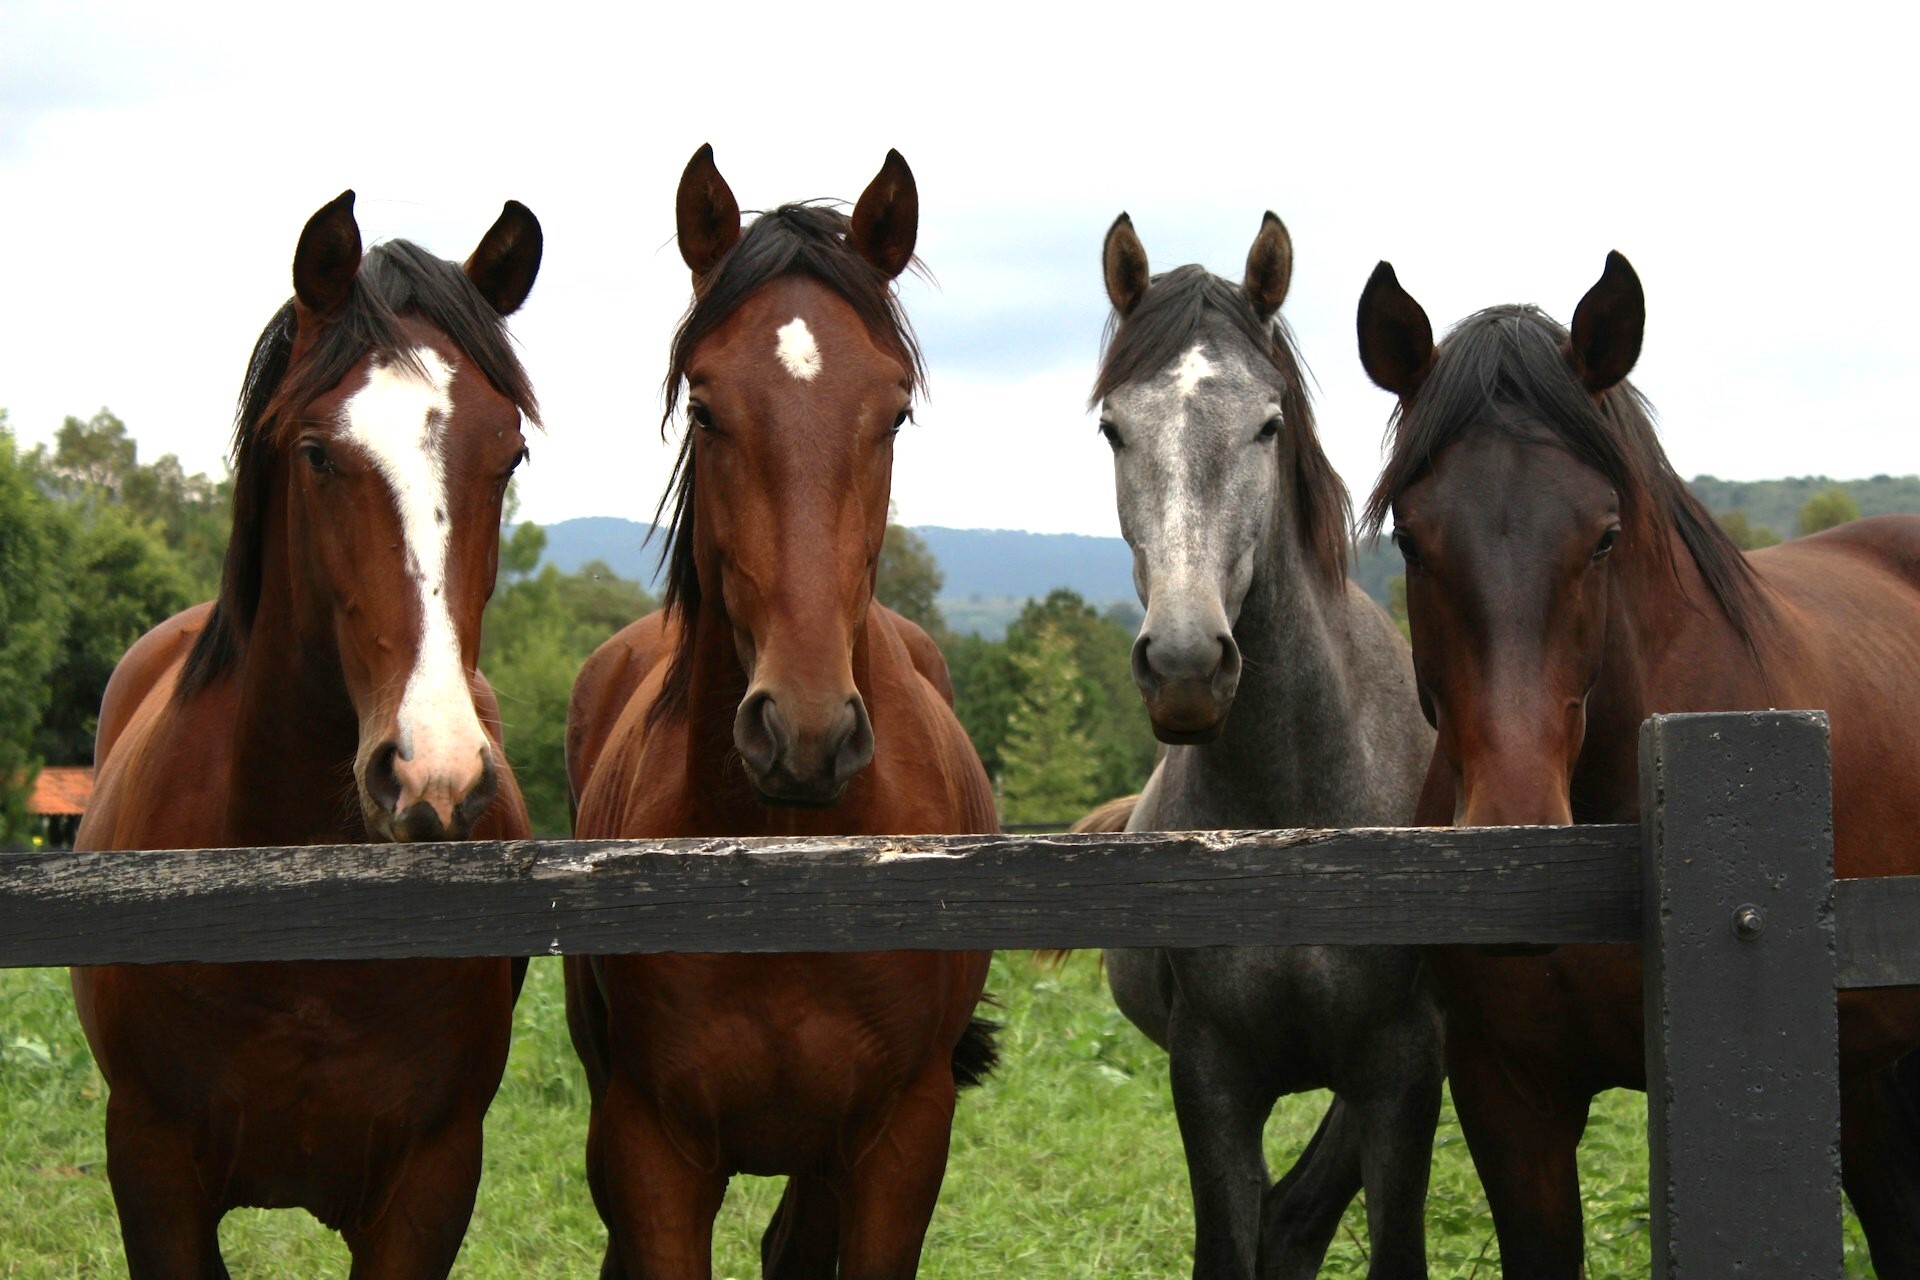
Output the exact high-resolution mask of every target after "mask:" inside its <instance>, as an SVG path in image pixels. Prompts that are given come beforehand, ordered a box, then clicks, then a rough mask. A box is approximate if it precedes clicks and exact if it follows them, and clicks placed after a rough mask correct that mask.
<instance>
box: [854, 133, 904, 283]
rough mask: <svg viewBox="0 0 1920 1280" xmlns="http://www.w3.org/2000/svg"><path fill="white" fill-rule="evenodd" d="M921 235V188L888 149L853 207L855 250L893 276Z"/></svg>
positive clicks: (895, 155) (901, 162)
mask: <svg viewBox="0 0 1920 1280" xmlns="http://www.w3.org/2000/svg"><path fill="white" fill-rule="evenodd" d="M919 234H920V188H919V187H917V186H916V185H914V181H913V170H911V169H909V168H907V162H906V161H905V160H904V159H902V158H901V156H900V153H899V152H898V151H892V150H889V151H888V152H887V159H886V163H884V164H882V165H881V166H880V172H879V173H877V174H875V175H874V177H873V181H872V182H869V183H868V184H867V189H866V190H865V191H862V192H861V193H860V200H859V203H857V204H855V205H854V206H853V234H852V236H851V238H850V241H849V242H850V243H851V244H852V245H853V249H854V252H856V253H858V254H859V255H860V256H861V257H863V258H865V259H866V260H867V261H868V262H871V263H872V264H873V265H874V266H876V267H878V268H880V269H881V270H882V271H884V272H886V273H887V278H888V279H892V278H893V277H894V276H897V275H899V274H900V273H901V272H902V271H905V270H906V269H907V264H908V263H909V262H912V261H913V243H914V241H915V239H917V238H918V237H919Z"/></svg>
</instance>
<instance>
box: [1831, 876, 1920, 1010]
mask: <svg viewBox="0 0 1920 1280" xmlns="http://www.w3.org/2000/svg"><path fill="white" fill-rule="evenodd" d="M1833 917H1834V923H1835V925H1836V926H1838V928H1839V930H1840V977H1839V983H1840V986H1841V987H1842V988H1843V989H1853V988H1859V987H1920V876H1888V877H1886V878H1884V879H1878V880H1836V881H1834V882H1833Z"/></svg>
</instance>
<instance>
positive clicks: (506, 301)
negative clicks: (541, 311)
mask: <svg viewBox="0 0 1920 1280" xmlns="http://www.w3.org/2000/svg"><path fill="white" fill-rule="evenodd" d="M545 244H546V241H545V239H544V238H543V237H542V236H541V234H540V219H538V218H536V217H534V216H533V210H531V209H529V208H527V206H525V205H523V204H521V203H520V202H519V201H518V200H509V201H507V203H506V204H505V206H503V207H502V208H501V210H500V216H499V217H498V218H496V219H495V220H494V223H493V226H491V227H489V228H488V229H487V234H486V235H484V236H482V237H481V238H480V247H479V248H477V249H475V250H474V251H473V256H472V257H470V258H468V259H467V265H466V267H465V270H466V273H467V279H469V280H471V281H473V284H474V287H475V288H476V289H478V290H480V296H481V297H483V298H485V299H486V300H487V301H488V302H490V303H492V304H493V309H494V310H495V311H498V312H499V313H500V314H501V315H503V316H510V315H512V314H513V313H514V312H516V311H518V310H519V309H520V304H521V303H523V302H525V301H526V300H527V295H528V294H529V293H531V292H533V278H534V277H535V276H537V275H539V274H540V253H541V250H542V249H543V248H544V247H545Z"/></svg>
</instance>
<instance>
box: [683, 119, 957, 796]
mask: <svg viewBox="0 0 1920 1280" xmlns="http://www.w3.org/2000/svg"><path fill="white" fill-rule="evenodd" d="M676 206H677V221H678V226H679V236H680V251H681V254H682V256H683V257H684V258H685V260H686V263H687V265H688V267H689V268H691V269H692V271H693V275H694V282H695V297H694V302H693V304H692V306H691V308H690V309H689V311H688V314H687V317H686V319H685V320H684V321H683V323H682V326H681V329H680V332H679V334H678V336H677V337H676V340H675V346H674V358H673V364H672V370H671V372H670V373H669V376H668V401H669V407H668V412H669V414H671V413H672V412H673V410H674V404H675V402H676V401H677V399H678V397H679V395H680V393H681V386H682V383H683V382H684V388H685V402H686V410H687V424H688V425H687V434H686V438H685V440H684V442H683V446H682V454H681V459H680V474H679V485H678V496H677V504H678V505H677V507H676V512H675V524H676V532H675V545H674V550H673V553H672V560H673V567H672V571H671V572H670V575H669V578H670V580H669V584H668V599H669V602H670V605H671V606H673V607H676V608H678V609H680V611H681V613H682V615H683V628H682V630H683V634H684V635H685V636H686V637H688V642H689V643H690V642H691V640H690V638H691V635H692V633H693V631H694V630H695V625H694V624H695V619H694V618H693V616H692V615H693V614H694V612H695V611H697V610H701V609H704V610H705V611H706V612H707V615H708V621H709V622H710V623H711V624H712V625H715V626H723V627H724V628H725V629H726V633H727V634H729V635H730V636H731V640H732V647H733V651H734V654H735V656H736V657H737V659H738V662H739V666H740V668H741V670H742V671H743V672H744V673H745V677H746V691H745V695H744V697H743V698H742V699H741V701H740V703H739V706H738V710H737V713H736V715H735V717H734V724H733V740H734V745H735V746H736V748H737V749H738V751H739V755H740V759H741V762H742V763H743V764H744V766H745V769H746V773H747V776H748V779H749V781H750V782H751V783H752V785H753V788H754V791H755V792H756V794H757V795H758V796H759V797H760V799H761V800H763V801H765V802H768V803H772V804H786V805H802V806H824V805H830V804H832V803H834V802H835V801H837V800H838V799H839V797H840V796H841V794H842V793H843V792H844V791H845V789H846V787H847V785H848V784H849V783H850V782H851V781H852V780H853V779H854V778H855V777H856V776H857V775H858V774H859V773H860V772H861V771H862V770H863V769H865V768H866V766H867V764H868V763H869V762H870V761H871V760H872V758H873V725H872V722H871V720H870V719H869V718H868V714H867V707H866V702H865V700H864V699H863V698H862V697H861V694H860V690H859V689H858V688H857V687H856V685H855V677H854V666H853V663H854V654H855V649H856V646H857V645H858V644H859V643H860V642H861V640H862V638H863V637H864V635H865V627H866V622H865V619H866V615H867V610H868V607H869V604H870V603H871V601H872V598H873V583H874V574H875V570H876V567H877V564H878V560H879V555H880V545H881V540H882V538H883V537H884V536H885V533H886V522H887V502H888V497H889V495H890V492H891V487H892V481H893V441H894V436H895V434H896V433H897V432H898V431H899V430H900V428H901V426H902V425H903V424H904V423H905V422H906V420H907V416H908V410H909V406H910V404H911V400H912V396H913V392H914V389H915V387H916V385H917V382H918V379H919V377H920V361H919V354H918V350H917V348H916V347H915V345H914V343H913V339H912V335H911V332H910V331H909V330H908V329H907V327H906V323H905V319H904V317H903V316H902V315H901V314H900V312H899V309H898V304H897V301H896V299H895V297H894V294H893V286H892V282H893V280H894V278H895V277H896V276H898V275H899V274H900V272H902V271H903V270H905V269H906V267H907V266H908V265H909V263H911V261H912V259H913V245H914V239H915V235H916V231H917V227H918V222H919V198H918V195H917V193H916V190H915V186H914V180H913V173H912V171H911V170H909V169H908V167H907V163H906V161H905V160H903V159H901V158H900V155H899V153H898V152H889V153H888V155H887V159H886V163H885V165H884V166H883V167H882V168H881V170H880V172H879V174H878V175H877V176H876V177H875V178H874V179H873V181H872V183H871V184H869V185H868V187H867V189H866V191H865V192H864V193H863V194H862V195H861V197H860V199H859V201H858V203H857V204H856V205H855V206H854V210H853V215H852V217H851V218H848V217H847V216H846V215H844V214H841V213H839V212H838V211H836V210H834V209H830V208H826V207H822V206H819V205H788V206H784V207H782V208H779V209H775V210H773V211H771V212H769V213H766V214H763V215H761V216H760V217H759V218H758V219H756V220H755V221H754V222H753V223H752V224H751V225H750V226H748V227H747V228H746V229H745V230H744V231H743V230H742V227H741V219H740V211H739V206H738V204H737V203H736V202H735V200H734V197H733V193H732V191H731V190H730V189H729V188H728V186H727V183H726V180H725V179H724V178H722V177H721V176H720V172H719V169H718V168H717V167H716V166H715V164H714V161H713V152H712V148H710V147H702V148H701V149H700V151H699V152H698V153H696V154H695V155H694V157H693V159H692V161H691V162H689V164H688V165H687V169H686V172H685V174H684V175H683V176H682V178H681V183H680V189H679V193H678V198H677V201H676ZM688 661H690V658H689V657H688V656H687V655H686V654H685V653H684V652H683V654H682V655H681V656H680V657H679V658H678V659H677V660H676V667H677V668H678V669H679V676H680V678H681V679H683V680H684V679H686V678H689V676H690V673H689V672H688V671H687V670H686V663H687V662H688ZM673 678H674V677H673V676H670V677H669V679H670V680H672V679H673ZM661 705H663V706H665V705H667V704H666V703H662V704H661Z"/></svg>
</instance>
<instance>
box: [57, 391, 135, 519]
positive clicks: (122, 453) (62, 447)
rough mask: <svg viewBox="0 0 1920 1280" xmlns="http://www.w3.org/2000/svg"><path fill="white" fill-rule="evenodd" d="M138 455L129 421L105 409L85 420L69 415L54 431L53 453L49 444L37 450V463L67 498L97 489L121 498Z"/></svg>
mask: <svg viewBox="0 0 1920 1280" xmlns="http://www.w3.org/2000/svg"><path fill="white" fill-rule="evenodd" d="M138 457H139V448H138V446H137V445H135V443H134V440H133V437H132V436H130V435H128V434H127V424H126V423H124V422H122V421H121V420H120V419H119V418H117V417H115V416H114V414H113V412H112V410H109V409H105V408H102V409H101V410H100V412H98V413H96V414H94V415H93V417H91V418H89V419H87V420H86V421H84V422H83V421H81V420H80V419H79V418H75V417H71V416H69V417H68V418H67V420H66V421H65V422H63V423H61V424H60V430H59V431H57V432H55V433H54V437H53V452H52V453H51V454H49V453H48V452H47V447H46V446H45V445H37V446H35V448H34V451H33V458H34V462H35V464H36V465H37V466H38V467H39V469H40V470H42V471H43V472H44V473H45V474H46V475H48V476H49V477H50V478H51V479H52V480H53V481H54V483H55V487H56V488H57V489H58V490H59V491H60V494H61V496H62V497H66V498H78V497H86V496H89V495H91V494H93V493H96V492H99V493H104V494H106V495H107V496H108V497H109V498H117V497H119V496H120V486H121V483H122V481H124V480H125V479H126V477H127V475H128V473H130V472H131V471H132V470H133V469H134V466H135V464H136V459H137V458H138Z"/></svg>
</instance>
